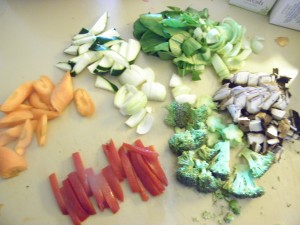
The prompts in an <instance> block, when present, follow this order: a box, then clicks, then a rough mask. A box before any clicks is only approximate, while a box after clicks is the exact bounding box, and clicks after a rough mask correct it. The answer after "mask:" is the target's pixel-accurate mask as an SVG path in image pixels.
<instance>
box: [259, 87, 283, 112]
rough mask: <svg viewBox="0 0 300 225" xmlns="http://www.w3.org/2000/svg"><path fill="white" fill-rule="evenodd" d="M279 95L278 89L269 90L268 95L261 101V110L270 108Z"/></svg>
mask: <svg viewBox="0 0 300 225" xmlns="http://www.w3.org/2000/svg"><path fill="white" fill-rule="evenodd" d="M269 93H270V92H269ZM279 96H280V93H279V92H278V91H273V92H271V93H270V96H269V97H268V98H267V99H266V100H265V101H264V102H263V104H262V106H261V108H262V109H263V110H269V109H270V108H271V106H272V105H273V104H274V103H275V102H276V101H277V99H278V98H279Z"/></svg>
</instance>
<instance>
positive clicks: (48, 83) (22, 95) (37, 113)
mask: <svg viewBox="0 0 300 225" xmlns="http://www.w3.org/2000/svg"><path fill="white" fill-rule="evenodd" d="M73 89H74V87H73V81H72V79H71V75H70V73H65V75H64V76H63V77H62V79H61V80H60V81H59V82H58V83H57V84H54V83H53V82H52V80H51V79H50V78H49V77H47V76H45V75H42V76H40V78H39V79H38V80H34V81H27V82H24V83H23V84H21V85H20V86H19V87H17V89H16V90H15V91H13V92H12V94H11V95H10V96H8V97H7V98H6V100H5V101H4V102H3V104H2V105H1V107H0V111H1V112H3V113H4V115H3V116H2V117H1V118H0V128H3V129H2V130H1V132H0V147H1V153H0V155H1V156H0V161H1V162H0V164H1V166H0V176H1V177H3V178H10V177H14V176H17V175H18V174H19V173H20V172H22V171H24V170H25V169H27V164H26V161H25V158H24V155H25V153H26V150H27V149H28V148H29V146H30V144H31V143H32V141H33V139H34V137H36V140H37V143H38V145H39V146H44V145H45V144H46V142H47V132H48V127H49V121H50V120H52V119H55V118H57V117H59V116H60V115H61V113H63V111H64V110H65V109H66V108H67V107H68V106H69V105H70V103H71V101H72V100H73V97H74V90H73ZM83 91H84V92H85V96H84V97H85V99H86V98H87V97H86V96H87V95H88V94H87V92H86V91H85V90H83ZM85 99H82V96H81V95H79V96H78V94H77V92H75V102H77V105H78V104H80V107H81V108H80V109H79V110H81V111H82V107H83V106H84V110H85V112H86V111H88V110H89V111H91V110H92V109H90V108H88V107H86V104H87V103H89V104H90V105H92V100H91V99H90V98H89V99H88V101H87V100H86V102H87V103H86V102H83V100H85ZM93 110H94V109H93ZM13 144H14V147H11V146H9V145H13ZM8 146H9V147H8Z"/></svg>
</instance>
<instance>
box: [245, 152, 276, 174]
mask: <svg viewBox="0 0 300 225" xmlns="http://www.w3.org/2000/svg"><path fill="white" fill-rule="evenodd" d="M241 155H242V156H243V157H245V158H246V160H247V162H248V165H249V167H250V173H251V175H252V176H253V177H254V178H259V177H261V176H262V175H264V174H265V173H266V172H267V171H268V170H269V169H270V167H271V165H272V164H273V163H274V160H275V154H274V153H273V152H268V153H267V154H266V155H262V154H259V153H257V152H254V151H252V150H250V149H248V148H244V149H243V150H242V152H241Z"/></svg>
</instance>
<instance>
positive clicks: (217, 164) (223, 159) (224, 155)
mask: <svg viewBox="0 0 300 225" xmlns="http://www.w3.org/2000/svg"><path fill="white" fill-rule="evenodd" d="M214 149H216V151H218V153H217V155H216V156H214V157H213V159H212V160H211V162H210V166H209V170H210V171H211V172H212V173H213V174H214V175H215V176H217V177H220V178H221V179H226V178H227V177H228V176H229V174H230V167H229V160H230V143H229V141H224V142H218V143H217V144H216V145H215V146H214Z"/></svg>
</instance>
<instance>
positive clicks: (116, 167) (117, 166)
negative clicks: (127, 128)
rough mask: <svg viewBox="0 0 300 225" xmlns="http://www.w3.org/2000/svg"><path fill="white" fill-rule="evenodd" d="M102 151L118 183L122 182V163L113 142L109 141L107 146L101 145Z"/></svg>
mask: <svg viewBox="0 0 300 225" xmlns="http://www.w3.org/2000/svg"><path fill="white" fill-rule="evenodd" d="M102 149H103V151H104V154H105V156H106V158H107V160H108V163H109V165H110V166H111V168H112V169H113V171H114V173H115V174H116V176H117V178H118V179H119V181H123V179H124V172H123V168H122V163H121V159H120V156H119V155H118V151H117V150H116V148H115V146H114V143H113V141H112V140H111V141H110V142H109V143H108V144H103V145H102Z"/></svg>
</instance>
